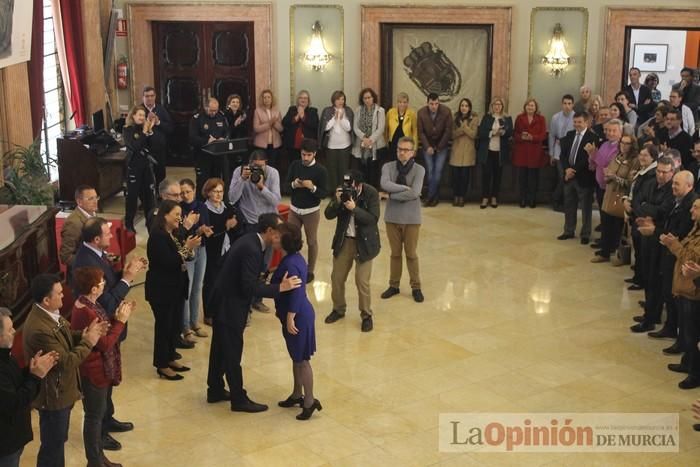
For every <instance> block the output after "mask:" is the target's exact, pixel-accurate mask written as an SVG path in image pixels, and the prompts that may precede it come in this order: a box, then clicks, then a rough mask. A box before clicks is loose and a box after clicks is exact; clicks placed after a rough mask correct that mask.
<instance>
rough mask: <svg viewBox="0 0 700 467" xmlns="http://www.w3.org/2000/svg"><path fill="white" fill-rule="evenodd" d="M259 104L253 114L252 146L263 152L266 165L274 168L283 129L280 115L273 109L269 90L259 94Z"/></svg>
mask: <svg viewBox="0 0 700 467" xmlns="http://www.w3.org/2000/svg"><path fill="white" fill-rule="evenodd" d="M260 104H261V105H260V106H259V107H257V108H256V109H255V113H254V114H253V146H255V147H256V148H258V149H262V150H264V151H265V153H266V154H267V163H268V164H269V165H271V166H273V167H276V166H277V156H278V154H279V152H280V147H281V146H282V130H283V129H284V127H283V126H282V114H280V111H279V110H277V107H275V98H274V96H273V94H272V91H270V90H269V89H265V90H264V91H263V92H262V93H261V94H260Z"/></svg>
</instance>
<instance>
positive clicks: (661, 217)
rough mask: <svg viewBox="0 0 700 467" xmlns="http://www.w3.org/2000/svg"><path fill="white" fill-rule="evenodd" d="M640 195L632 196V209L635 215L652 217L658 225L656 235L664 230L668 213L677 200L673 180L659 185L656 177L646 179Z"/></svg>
mask: <svg viewBox="0 0 700 467" xmlns="http://www.w3.org/2000/svg"><path fill="white" fill-rule="evenodd" d="M643 183H644V185H643V186H642V188H641V189H640V192H639V195H636V194H635V195H634V198H632V210H633V211H634V215H635V217H651V218H652V219H653V221H654V225H656V231H655V236H656V237H657V238H658V236H659V234H661V233H662V232H663V226H664V224H665V222H666V217H668V213H669V212H671V209H673V204H674V203H675V200H674V199H673V192H672V191H671V182H668V183H666V184H665V185H663V186H661V187H659V186H658V184H657V182H656V177H653V178H649V179H648V180H645V181H644V182H643Z"/></svg>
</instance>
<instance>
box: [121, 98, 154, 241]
mask: <svg viewBox="0 0 700 467" xmlns="http://www.w3.org/2000/svg"><path fill="white" fill-rule="evenodd" d="M146 114H147V112H146V108H145V107H143V106H142V105H137V106H135V107H133V108H132V109H131V111H130V112H129V115H128V116H127V117H126V125H125V126H124V130H123V132H122V136H123V137H124V144H125V145H126V160H127V169H126V213H125V216H124V224H125V226H126V229H127V230H130V231H132V232H134V217H135V216H136V207H137V201H138V199H139V198H140V199H141V205H142V206H143V212H144V215H145V214H146V213H149V212H151V210H152V209H153V206H154V204H155V199H154V196H155V195H154V194H153V189H152V188H151V187H152V186H154V185H155V179H154V175H153V169H152V168H151V163H150V162H149V153H150V137H151V136H152V135H153V131H152V129H153V125H154V122H155V118H156V117H155V116H154V117H152V118H146Z"/></svg>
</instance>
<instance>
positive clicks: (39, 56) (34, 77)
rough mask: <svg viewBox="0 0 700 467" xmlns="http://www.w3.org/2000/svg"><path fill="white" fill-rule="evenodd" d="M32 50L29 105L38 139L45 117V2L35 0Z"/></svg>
mask: <svg viewBox="0 0 700 467" xmlns="http://www.w3.org/2000/svg"><path fill="white" fill-rule="evenodd" d="M32 15H33V17H32V50H31V59H30V60H29V106H30V110H31V113H32V135H33V136H34V138H35V139H36V138H37V137H38V136H39V133H40V132H41V122H42V120H43V119H44V2H43V1H42V0H34V11H33V12H32Z"/></svg>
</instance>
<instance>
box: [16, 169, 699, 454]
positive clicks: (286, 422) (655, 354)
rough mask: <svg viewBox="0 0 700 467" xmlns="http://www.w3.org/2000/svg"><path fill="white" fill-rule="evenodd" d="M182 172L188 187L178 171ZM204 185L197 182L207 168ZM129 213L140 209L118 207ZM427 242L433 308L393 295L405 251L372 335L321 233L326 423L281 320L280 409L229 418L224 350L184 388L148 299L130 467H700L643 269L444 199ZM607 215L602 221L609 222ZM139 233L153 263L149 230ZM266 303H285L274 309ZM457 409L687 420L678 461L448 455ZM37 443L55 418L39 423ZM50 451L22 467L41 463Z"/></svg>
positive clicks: (254, 337)
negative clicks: (299, 405)
mask: <svg viewBox="0 0 700 467" xmlns="http://www.w3.org/2000/svg"><path fill="white" fill-rule="evenodd" d="M169 171H170V175H174V176H183V175H188V174H189V172H188V171H187V170H186V169H169ZM190 172H191V171H190ZM106 211H108V212H114V213H117V212H123V200H122V199H121V198H117V199H116V200H113V201H112V202H110V203H109V204H108V205H107V208H106ZM423 214H424V220H423V227H422V229H421V241H420V247H419V253H420V260H421V264H420V266H421V272H422V279H423V286H422V287H423V292H424V294H425V297H426V301H425V302H424V303H422V304H417V303H414V302H413V300H412V299H411V296H410V289H409V286H408V277H404V279H403V281H402V288H401V295H400V296H396V297H393V298H391V299H389V300H381V299H380V298H379V294H380V293H381V292H382V291H383V290H384V289H385V288H386V286H387V281H388V265H389V251H388V245H387V242H386V241H385V238H386V237H385V236H384V225H383V223H382V222H380V230H381V234H382V236H383V237H382V240H383V249H382V252H381V254H380V256H379V257H378V258H376V259H375V260H374V264H373V273H372V297H373V309H374V312H375V322H374V326H375V328H374V331H373V332H371V333H367V334H365V333H361V332H360V316H359V312H353V309H354V308H355V307H356V304H357V296H356V293H355V292H354V287H353V286H350V287H348V292H349V293H348V300H349V309H348V315H347V317H346V319H344V320H342V321H339V322H337V323H335V324H332V325H327V324H324V323H323V318H324V317H325V315H326V314H327V313H328V312H330V309H331V305H330V272H331V267H330V266H331V251H330V243H331V237H332V232H333V229H334V223H332V222H328V221H326V220H323V221H322V222H321V227H320V232H319V238H320V245H321V248H320V258H319V262H318V264H319V266H318V267H317V270H316V281H315V282H313V283H312V284H311V285H309V286H308V288H307V291H308V294H309V296H310V298H311V300H312V302H313V304H314V307H315V309H316V313H317V319H316V323H317V328H316V335H317V343H318V351H317V353H316V355H315V356H314V358H313V359H312V365H313V369H314V375H315V393H316V397H317V398H318V399H320V400H321V401H322V403H323V407H324V409H323V411H322V412H320V413H318V412H317V413H315V414H314V416H313V418H312V419H311V420H309V421H306V422H299V421H297V420H296V419H295V418H294V416H295V415H296V413H297V410H290V409H281V408H279V407H277V405H276V401H278V400H281V399H284V398H286V397H287V395H288V394H289V392H290V388H291V364H290V360H289V357H288V356H287V353H286V350H285V347H284V342H283V340H282V337H281V335H280V325H279V322H278V321H277V319H276V318H275V317H274V315H273V314H263V313H259V312H255V314H254V315H253V319H252V324H251V326H250V327H249V328H248V329H247V331H246V335H245V338H246V342H245V350H244V355H243V360H244V362H243V367H244V379H245V385H246V387H247V389H248V391H249V395H250V396H251V397H252V398H253V399H254V400H256V401H258V402H264V403H267V404H269V405H270V410H269V411H267V412H265V413H262V414H241V413H232V412H230V411H229V408H228V406H227V405H226V404H225V403H221V404H215V405H209V404H207V403H206V400H205V389H206V371H207V359H208V354H209V339H199V341H200V342H199V343H198V344H197V346H196V348H195V349H193V350H182V351H181V353H182V354H183V355H184V359H183V361H182V362H183V363H184V364H185V365H188V366H191V367H192V371H191V372H189V373H186V374H185V375H186V376H185V379H184V380H183V381H180V382H169V381H165V380H161V379H158V378H157V377H156V373H155V370H154V369H153V367H152V366H151V348H152V336H153V315H152V314H151V312H150V309H149V307H148V305H147V303H146V302H145V301H144V299H143V287H142V286H140V287H135V288H134V289H133V291H132V292H131V294H130V297H133V298H134V299H136V300H137V301H138V304H139V306H138V309H137V311H136V312H135V313H134V315H133V316H132V319H131V320H130V326H129V328H130V329H129V338H128V340H127V341H126V342H125V344H124V345H123V347H122V352H123V361H124V365H125V370H124V382H123V383H122V385H121V386H119V387H118V388H116V389H115V392H114V401H115V404H116V407H117V413H116V415H117V418H119V419H120V420H128V421H132V422H134V424H135V426H136V429H135V430H134V431H133V432H130V433H124V434H115V438H117V439H118V440H119V441H120V442H121V443H122V444H123V449H122V450H121V451H119V452H107V455H108V457H109V458H110V459H111V460H112V461H114V462H121V463H123V464H124V465H126V466H130V467H135V466H170V467H176V466H193V467H199V466H201V467H205V466H212V467H219V466H239V465H240V466H277V465H280V466H283V465H288V466H320V465H333V466H394V465H396V466H427V465H446V466H447V465H449V466H466V465H498V466H500V465H513V466H539V465H550V466H554V465H565V466H573V465H586V466H590V465H606V466H607V465H630V466H639V465H643V466H651V465H654V466H656V465H659V466H661V465H668V466H689V465H698V462H699V461H700V433H695V432H693V431H692V428H691V425H692V423H694V422H693V418H692V415H691V412H690V404H691V402H692V401H693V400H694V399H696V398H698V397H700V391H698V390H694V391H682V390H680V389H678V388H677V386H676V383H677V382H678V381H679V380H680V379H682V376H681V377H680V378H679V374H677V373H671V372H669V371H668V370H667V369H666V365H667V364H668V363H670V362H675V361H677V359H676V358H671V357H666V356H664V355H662V353H661V349H662V348H663V347H665V346H667V345H669V343H668V341H661V342H660V341H655V340H652V339H649V338H648V337H647V336H646V335H634V334H631V333H630V332H629V330H628V327H629V325H630V324H631V323H632V316H634V315H635V314H638V312H639V308H638V306H637V300H639V299H641V298H642V293H641V292H628V291H627V290H626V288H625V286H624V284H623V282H622V279H623V278H624V277H628V276H629V273H630V271H629V269H628V268H626V267H625V268H613V267H612V266H610V264H591V263H589V259H590V257H591V251H592V250H591V249H590V248H589V247H587V246H581V245H580V244H579V242H578V240H568V241H564V242H561V241H557V240H555V237H556V236H557V235H559V234H560V233H561V228H562V223H563V215H562V214H561V213H556V212H553V211H552V210H550V209H548V208H547V207H540V208H537V209H534V210H533V209H520V208H518V207H516V206H501V207H499V208H498V209H491V208H489V209H487V210H480V209H479V208H478V207H477V206H476V205H469V206H465V207H464V208H454V207H452V206H451V205H449V203H442V204H440V205H439V206H438V207H436V208H429V209H425V210H424V212H423ZM596 217H597V216H596ZM142 224H143V223H142V222H141V225H139V226H138V227H137V229H138V231H139V235H138V243H139V248H138V249H137V251H136V254H144V247H145V232H144V231H143V226H142ZM266 303H267V304H268V305H271V301H269V300H267V301H266ZM443 412H674V413H675V412H677V413H679V414H680V432H681V434H680V452H679V453H673V454H668V453H665V454H656V453H655V454H642V453H636V454H635V453H633V454H556V453H554V454H524V453H517V454H505V453H503V454H486V453H468V454H465V453H462V454H448V453H440V452H439V451H438V415H439V414H440V413H443ZM82 415H83V414H82V408H81V404H80V403H78V404H76V407H75V410H73V414H72V420H71V430H70V439H69V441H68V443H67V447H66V460H67V465H69V466H81V465H85V464H86V461H85V457H84V452H83V446H82V436H81V432H82ZM34 428H35V436H36V437H38V420H37V417H36V414H35V418H34ZM37 449H38V441H36V440H35V441H34V442H32V443H30V444H29V445H28V446H27V448H26V450H25V454H24V456H23V459H22V465H27V466H29V465H34V464H35V459H36V451H37Z"/></svg>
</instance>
